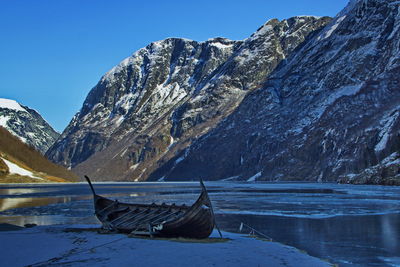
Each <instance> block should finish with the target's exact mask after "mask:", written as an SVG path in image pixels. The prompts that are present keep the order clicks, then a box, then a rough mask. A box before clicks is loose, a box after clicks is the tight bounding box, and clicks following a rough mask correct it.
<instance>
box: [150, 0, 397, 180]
mask: <svg viewBox="0 0 400 267" xmlns="http://www.w3.org/2000/svg"><path fill="white" fill-rule="evenodd" d="M399 49H400V8H399V2H398V1H389V0H359V1H351V2H350V3H349V5H348V6H347V7H346V8H345V9H344V10H343V11H342V12H341V13H340V14H338V15H337V17H335V18H334V20H333V21H332V22H331V23H330V24H329V25H327V26H326V27H325V28H324V29H323V30H322V31H320V32H319V33H318V34H316V35H314V36H312V38H310V39H308V40H307V41H306V42H305V43H304V44H303V45H302V47H301V48H300V49H298V50H297V51H295V52H294V53H292V55H291V56H290V57H289V58H286V59H285V60H284V61H282V62H281V64H280V65H279V66H278V67H277V68H276V69H275V70H274V71H273V72H272V73H271V75H270V76H269V78H268V79H267V80H266V82H265V84H264V85H263V86H262V88H260V89H258V90H254V91H253V92H251V93H250V94H249V95H247V96H246V98H245V99H244V100H243V101H242V103H241V104H240V106H239V107H238V108H237V109H236V110H235V112H233V113H232V114H231V115H230V116H229V117H227V118H226V119H225V120H223V121H222V122H221V123H220V124H219V125H218V127H216V128H215V129H213V130H212V131H210V132H209V133H208V134H207V135H205V136H203V137H202V138H200V139H199V140H198V141H196V142H195V143H194V144H193V145H192V146H191V147H190V148H189V149H187V150H186V151H185V152H184V153H181V154H180V155H178V156H177V157H176V158H174V159H171V160H170V161H169V162H167V163H166V164H164V166H163V167H162V168H160V169H159V170H158V171H157V172H154V173H153V174H152V176H151V177H152V178H153V179H156V178H157V177H160V176H164V177H165V178H166V179H184V178H186V177H193V178H197V177H203V178H207V179H239V180H249V181H255V180H310V181H341V182H354V183H381V184H396V183H397V184H400V181H399V178H400V177H399V168H398V167H396V166H397V165H398V162H399V157H400V154H399V152H400V135H399V127H400V118H399V115H400V90H399V89H400V75H399V74H400V53H399V52H400V51H399Z"/></svg>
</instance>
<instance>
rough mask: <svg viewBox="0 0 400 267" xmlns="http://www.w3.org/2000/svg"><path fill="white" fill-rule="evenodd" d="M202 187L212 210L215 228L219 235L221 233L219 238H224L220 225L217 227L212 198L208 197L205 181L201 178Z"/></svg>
mask: <svg viewBox="0 0 400 267" xmlns="http://www.w3.org/2000/svg"><path fill="white" fill-rule="evenodd" d="M200 186H201V190H202V191H203V193H204V194H206V196H207V200H208V205H209V208H210V210H211V214H212V217H213V220H214V225H215V228H217V230H218V233H219V236H220V237H221V238H222V233H221V231H220V230H219V227H218V225H217V221H216V220H215V215H214V209H213V207H212V204H211V199H210V197H209V196H208V192H207V188H206V186H205V185H204V183H203V179H201V178H200Z"/></svg>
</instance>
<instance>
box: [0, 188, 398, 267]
mask: <svg viewBox="0 0 400 267" xmlns="http://www.w3.org/2000/svg"><path fill="white" fill-rule="evenodd" d="M94 186H95V189H96V191H97V193H98V194H100V195H103V196H106V197H110V198H116V199H118V200H119V201H126V202H133V203H152V202H155V203H162V202H166V203H176V204H183V203H185V204H192V203H193V202H194V201H195V200H196V199H197V197H198V194H199V193H200V187H199V184H198V183H190V182H187V183H118V184H117V183H96V184H95V185H94ZM206 186H207V188H208V191H209V194H210V197H211V200H212V202H213V205H214V210H215V213H216V217H217V223H218V225H219V227H220V228H221V229H222V230H225V231H231V232H238V231H239V226H240V224H241V223H242V222H243V223H245V224H246V225H249V226H251V227H253V228H254V229H256V230H257V231H260V232H262V233H263V234H265V235H266V236H269V237H271V238H272V239H273V240H275V241H278V242H281V243H285V244H288V245H291V246H294V247H297V248H299V249H301V250H305V251H307V253H309V254H310V255H313V256H316V257H319V258H324V259H328V260H329V261H331V262H333V263H337V264H339V266H400V187H384V186H368V185H357V186H355V185H337V184H313V183H229V182H206ZM93 213H94V210H93V202H92V195H91V192H90V189H89V187H88V186H87V184H57V185H53V184H52V185H40V184H35V185H1V186H0V223H4V222H6V223H11V224H17V225H21V226H23V225H24V224H26V223H36V224H38V225H49V224H71V223H83V224H88V223H89V224H92V223H95V224H96V223H98V222H97V219H96V218H95V217H94V216H93ZM242 231H243V232H245V233H249V232H250V229H249V228H246V227H244V228H243V230H242ZM249 249H251V248H249Z"/></svg>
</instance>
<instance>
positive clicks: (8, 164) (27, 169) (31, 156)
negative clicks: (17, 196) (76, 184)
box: [0, 127, 77, 183]
mask: <svg viewBox="0 0 400 267" xmlns="http://www.w3.org/2000/svg"><path fill="white" fill-rule="evenodd" d="M76 180H77V176H76V175H75V174H74V173H72V172H71V171H68V170H67V169H65V168H64V167H61V166H58V165H56V164H54V163H52V162H50V161H49V160H48V159H46V158H45V157H44V156H43V155H42V154H41V153H40V152H38V151H36V150H35V149H34V148H33V147H32V146H29V145H27V144H25V143H23V142H22V141H21V139H20V138H18V137H16V136H15V135H13V134H11V133H10V132H9V131H7V130H6V129H5V128H3V127H0V183H24V182H29V183H33V182H35V183H37V182H68V181H76Z"/></svg>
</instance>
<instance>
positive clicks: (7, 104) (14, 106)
mask: <svg viewBox="0 0 400 267" xmlns="http://www.w3.org/2000/svg"><path fill="white" fill-rule="evenodd" d="M0 108H3V109H11V110H15V111H23V112H27V111H26V110H25V109H24V108H23V107H22V106H21V105H20V104H19V103H18V102H17V101H15V100H11V99H6V98H0Z"/></svg>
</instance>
